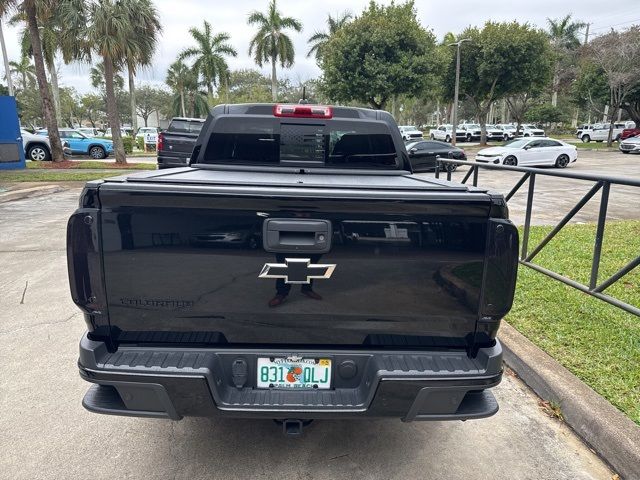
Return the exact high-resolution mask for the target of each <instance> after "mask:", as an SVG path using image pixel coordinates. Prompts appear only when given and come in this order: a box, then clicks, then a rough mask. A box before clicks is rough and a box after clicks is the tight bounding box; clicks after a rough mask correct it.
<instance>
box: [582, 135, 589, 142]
mask: <svg viewBox="0 0 640 480" xmlns="http://www.w3.org/2000/svg"><path fill="white" fill-rule="evenodd" d="M580 140H582V143H589V142H590V141H591V137H590V136H589V135H583V136H582V137H580Z"/></svg>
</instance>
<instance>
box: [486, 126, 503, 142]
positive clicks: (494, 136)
mask: <svg viewBox="0 0 640 480" xmlns="http://www.w3.org/2000/svg"><path fill="white" fill-rule="evenodd" d="M486 129H487V140H498V141H500V140H504V132H503V131H502V130H501V129H499V128H498V126H497V125H486Z"/></svg>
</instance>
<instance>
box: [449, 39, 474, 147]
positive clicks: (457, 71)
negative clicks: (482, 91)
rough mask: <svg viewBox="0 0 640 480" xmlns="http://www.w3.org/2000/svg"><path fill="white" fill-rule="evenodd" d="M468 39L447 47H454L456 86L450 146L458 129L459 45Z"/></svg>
mask: <svg viewBox="0 0 640 480" xmlns="http://www.w3.org/2000/svg"><path fill="white" fill-rule="evenodd" d="M470 41H471V39H470V38H463V39H462V40H458V41H457V42H454V43H450V44H449V46H450V47H452V46H453V45H455V46H456V86H455V89H454V93H453V121H452V122H451V123H453V126H452V127H451V145H455V144H456V130H457V127H458V93H459V90H460V45H462V42H470Z"/></svg>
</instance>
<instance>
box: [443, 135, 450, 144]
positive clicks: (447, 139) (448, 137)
mask: <svg viewBox="0 0 640 480" xmlns="http://www.w3.org/2000/svg"><path fill="white" fill-rule="evenodd" d="M444 141H445V142H447V143H449V142H451V137H450V136H449V135H447V136H446V137H444Z"/></svg>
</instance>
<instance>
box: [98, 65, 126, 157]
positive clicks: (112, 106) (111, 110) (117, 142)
mask: <svg viewBox="0 0 640 480" xmlns="http://www.w3.org/2000/svg"><path fill="white" fill-rule="evenodd" d="M102 58H103V62H104V83H105V91H106V94H107V115H108V117H109V126H110V127H111V138H112V140H113V148H114V150H115V154H116V163H119V164H122V165H124V164H126V163H127V157H126V156H125V153H124V145H123V144H122V136H121V135H120V118H119V117H118V104H117V100H116V92H115V88H114V85H113V75H114V68H113V60H112V59H111V57H109V56H108V55H105V56H104V57H102Z"/></svg>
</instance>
